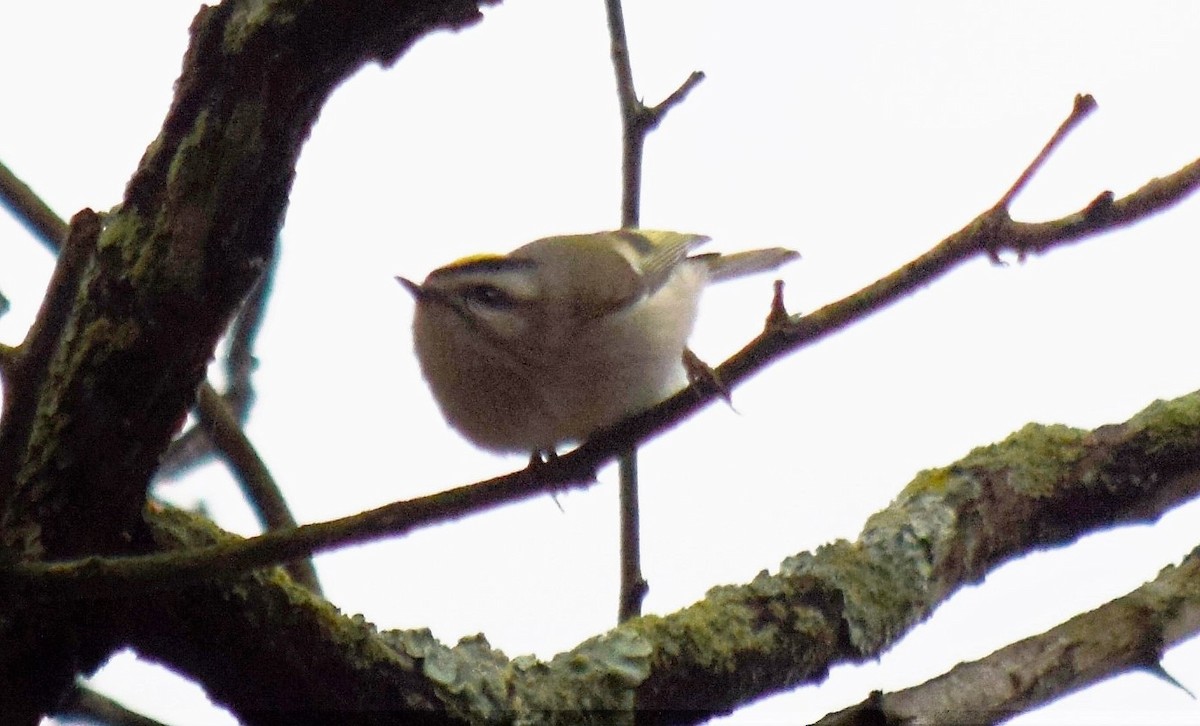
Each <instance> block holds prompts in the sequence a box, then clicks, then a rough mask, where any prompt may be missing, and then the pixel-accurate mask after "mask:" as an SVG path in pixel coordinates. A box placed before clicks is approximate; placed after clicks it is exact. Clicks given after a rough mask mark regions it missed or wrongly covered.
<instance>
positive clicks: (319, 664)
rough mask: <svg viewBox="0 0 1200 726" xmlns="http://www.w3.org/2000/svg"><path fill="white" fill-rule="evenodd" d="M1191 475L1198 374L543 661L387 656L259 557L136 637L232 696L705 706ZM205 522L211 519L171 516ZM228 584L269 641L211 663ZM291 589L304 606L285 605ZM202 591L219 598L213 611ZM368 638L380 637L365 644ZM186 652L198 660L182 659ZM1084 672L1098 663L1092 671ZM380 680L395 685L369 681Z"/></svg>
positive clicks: (681, 715)
mask: <svg viewBox="0 0 1200 726" xmlns="http://www.w3.org/2000/svg"><path fill="white" fill-rule="evenodd" d="M1198 492H1200V392H1197V393H1194V394H1190V395H1188V396H1184V397H1182V398H1180V399H1176V400H1174V401H1169V402H1159V403H1155V404H1153V405H1151V406H1150V407H1149V408H1147V409H1146V410H1145V411H1143V412H1142V413H1139V414H1138V415H1136V416H1134V417H1133V418H1132V419H1130V420H1129V421H1127V422H1125V423H1122V424H1116V425H1110V426H1103V427H1100V428H1098V429H1096V430H1094V431H1091V432H1088V431H1081V430H1077V429H1070V428H1067V427H1064V426H1038V425H1034V424H1030V425H1029V426H1027V427H1025V428H1024V429H1022V430H1021V431H1019V432H1017V433H1015V434H1013V435H1012V436H1010V437H1009V438H1008V439H1006V440H1005V441H1003V442H1001V443H999V444H995V445H992V446H987V447H981V448H979V449H977V450H975V451H973V452H972V453H971V454H970V455H968V456H967V457H966V458H964V459H962V460H960V461H958V462H955V463H954V464H951V465H949V466H947V467H944V468H940V469H933V470H929V471H925V472H922V473H921V474H919V475H918V476H917V478H916V479H914V480H913V481H912V482H911V483H910V484H909V485H908V486H907V487H906V488H905V489H904V491H903V492H902V493H901V494H900V496H898V497H897V499H896V501H895V502H893V503H892V504H891V506H889V507H888V508H887V509H885V510H883V511H881V512H879V513H877V514H875V515H874V516H872V517H871V518H870V519H869V520H868V522H867V524H866V526H865V527H864V529H863V531H862V534H861V535H860V536H859V538H858V540H857V541H856V542H845V541H839V542H834V543H832V544H830V545H826V546H824V547H821V548H819V549H818V550H816V551H815V552H812V553H808V552H804V553H800V554H797V555H795V556H793V557H790V558H788V559H787V560H785V561H784V562H783V564H782V567H781V568H780V571H779V572H778V573H776V574H771V575H768V574H766V573H763V574H762V575H760V576H759V577H757V578H756V579H755V580H754V581H753V582H751V583H748V584H746V585H741V586H727V587H719V588H715V589H713V590H712V591H710V593H709V594H708V596H707V597H706V598H705V599H704V600H703V601H701V602H698V603H696V604H694V605H692V606H690V607H688V608H685V609H684V610H681V611H679V612H677V613H673V614H670V615H665V616H646V617H642V618H634V619H632V620H630V621H628V622H627V623H625V624H623V625H622V626H620V627H618V628H617V629H615V630H613V631H611V632H609V633H607V634H605V635H602V636H598V637H596V638H593V639H590V640H588V641H586V642H584V643H581V644H580V645H579V646H578V647H577V648H575V649H574V650H572V651H570V652H567V653H563V654H560V655H559V656H556V657H555V658H553V659H551V660H550V661H548V662H545V663H541V662H538V661H536V660H534V659H532V658H528V657H523V658H520V659H515V660H509V659H508V658H507V657H505V656H504V655H503V654H502V653H498V652H496V651H493V650H491V649H490V648H489V647H487V644H486V641H484V640H482V638H481V637H477V638H472V639H468V640H467V641H464V642H463V643H460V644H459V645H458V646H455V647H452V648H451V647H447V646H444V645H442V644H440V643H438V642H437V641H436V640H434V639H433V638H432V637H431V636H430V635H429V634H428V633H427V632H420V631H411V632H405V633H390V634H383V636H382V637H383V643H384V644H386V645H388V646H389V647H391V648H395V649H397V650H398V651H399V652H400V655H399V656H395V655H393V656H388V655H387V651H386V649H379V644H378V643H374V644H372V642H371V641H372V636H371V634H370V630H369V629H363V628H362V624H361V622H358V621H354V620H350V621H347V620H344V619H342V618H336V617H331V616H330V615H329V613H328V612H327V611H326V610H325V609H324V608H327V607H328V606H326V605H323V604H318V603H319V601H317V600H314V599H311V598H307V597H306V596H305V597H301V591H299V590H298V589H296V588H295V587H294V586H293V585H291V584H290V583H289V582H288V581H287V580H285V579H283V578H278V577H275V576H273V575H271V574H270V573H269V572H267V573H264V572H261V571H260V573H259V574H256V575H253V576H252V577H253V578H254V580H253V581H254V585H253V586H250V585H249V584H245V585H241V584H237V585H233V584H225V585H222V584H220V583H221V582H222V581H223V582H226V583H229V582H230V580H229V577H230V576H229V575H225V576H223V577H221V579H220V580H213V581H210V582H208V583H206V584H203V585H198V586H194V587H190V588H186V589H184V590H180V591H178V592H177V593H163V594H161V595H159V596H156V597H154V598H149V601H150V602H154V603H159V604H161V607H163V608H165V609H166V610H167V612H168V613H170V612H173V611H174V609H175V607H177V606H176V605H170V604H169V603H174V602H175V601H176V598H178V599H180V600H182V601H184V602H187V603H189V608H194V609H191V610H187V611H186V612H185V613H184V615H183V617H185V618H186V619H187V621H188V622H189V623H191V625H190V626H189V627H190V628H191V629H192V631H191V632H196V629H200V630H201V631H202V632H204V633H205V635H204V636H203V637H197V638H178V637H176V633H177V631H176V628H177V627H178V626H177V624H176V623H173V622H170V621H169V620H168V619H167V618H166V616H163V617H158V616H155V617H148V618H145V617H144V618H141V619H140V622H139V626H140V631H139V632H140V633H141V634H140V635H137V636H135V638H136V639H135V645H136V646H137V647H138V648H139V650H141V651H143V652H145V653H146V654H147V655H150V656H151V657H154V658H157V659H161V660H164V661H166V662H170V663H173V664H176V666H177V667H183V668H184V669H185V670H187V671H188V672H189V673H192V674H193V675H195V676H197V677H201V678H202V680H203V681H204V682H205V683H206V684H209V685H210V687H212V688H214V690H215V691H216V692H218V693H222V694H226V695H223V697H222V698H223V700H224V701H225V702H226V703H227V704H231V705H232V704H236V703H244V702H245V701H240V700H238V699H240V698H242V697H243V696H238V697H237V698H235V697H234V696H233V695H231V694H232V692H234V691H239V690H240V691H245V690H246V689H248V688H254V689H258V688H260V687H261V688H263V689H265V690H264V692H266V693H270V694H271V695H270V696H269V697H268V696H264V695H262V694H260V693H258V691H257V690H256V691H255V693H256V697H258V698H269V699H270V703H272V704H276V703H282V704H286V703H287V702H288V699H292V698H294V699H298V700H297V701H296V703H298V704H301V706H303V705H304V704H309V703H312V702H320V699H331V700H329V701H328V703H331V704H338V705H339V706H340V705H343V704H344V705H346V707H347V708H350V707H355V708H358V707H363V708H365V707H366V706H365V704H364V703H363V702H361V701H359V702H357V706H355V703H356V702H355V701H353V700H347V699H354V698H367V697H368V696H363V695H362V694H370V695H369V698H372V699H381V700H379V701H377V702H373V703H374V706H375V707H378V708H389V707H396V704H397V703H402V702H404V701H403V699H404V698H406V696H405V695H404V693H403V689H415V694H416V695H413V696H412V697H413V698H414V699H415V700H413V701H412V702H413V703H423V704H426V705H429V704H432V705H429V707H431V708H434V709H435V710H436V711H437V712H438V713H441V711H440V709H442V708H446V709H448V710H449V713H460V714H464V715H470V716H471V717H473V718H476V719H478V718H482V717H484V716H485V715H487V714H492V715H493V716H494V715H495V714H498V713H503V714H506V715H507V717H511V718H513V719H518V720H519V719H521V718H528V719H530V721H531V722H533V721H542V722H554V721H555V719H558V720H559V721H561V722H569V721H571V720H572V719H578V718H580V711H578V710H573V709H586V710H588V711H592V712H599V713H601V714H603V713H608V714H609V715H611V711H612V710H621V711H627V710H629V709H630V708H631V707H632V704H633V703H635V702H636V704H637V706H638V708H639V709H641V710H639V712H638V714H637V718H638V720H639V721H643V722H656V721H658V720H663V721H668V720H671V721H677V722H700V721H702V720H704V719H705V718H707V717H710V716H711V715H712V714H714V713H720V712H725V711H728V710H731V709H733V708H735V707H737V706H738V705H740V704H743V703H745V702H747V701H750V700H753V699H757V698H760V697H762V696H765V695H768V694H770V693H774V692H778V691H781V690H785V689H788V688H793V687H795V686H797V685H801V684H804V683H812V682H816V681H819V680H820V679H822V678H823V677H824V675H825V673H826V672H827V670H828V669H829V668H830V667H832V666H833V665H836V664H839V663H847V662H861V661H865V660H869V659H871V658H875V657H877V656H878V655H879V654H880V653H882V652H883V651H884V650H885V649H886V648H887V647H888V646H889V645H890V644H892V643H894V642H895V641H897V640H898V639H899V638H901V637H902V636H903V635H904V633H905V632H907V630H908V629H909V628H911V627H912V626H913V625H915V624H916V623H918V622H920V621H921V620H923V619H924V618H925V617H927V616H928V615H929V614H930V613H931V612H932V611H933V609H934V608H935V607H936V606H937V605H938V604H939V603H940V602H942V601H944V600H945V599H946V598H948V597H949V596H950V595H951V594H952V593H953V592H954V591H955V590H956V589H958V588H960V587H962V586H964V585H969V584H973V583H976V582H978V581H979V580H980V579H981V578H983V577H984V575H985V574H986V573H987V572H989V571H990V570H992V569H994V568H995V567H997V566H999V565H1000V564H1002V563H1004V562H1006V561H1009V560H1012V559H1014V558H1016V557H1020V556H1022V555H1023V554H1026V553H1028V552H1030V551H1032V550H1035V549H1040V548H1044V547H1047V546H1056V545H1064V544H1067V543H1070V542H1072V541H1074V540H1075V539H1077V538H1078V537H1080V536H1082V535H1084V534H1086V533H1089V532H1093V531H1096V530H1098V529H1102V528H1105V527H1109V526H1112V524H1113V523H1134V522H1147V521H1153V520H1154V519H1157V518H1158V517H1159V516H1161V515H1162V514H1163V513H1164V512H1165V511H1167V510H1168V509H1170V508H1172V507H1174V506H1176V505H1178V504H1180V503H1182V502H1184V501H1186V500H1188V499H1189V498H1192V497H1194V496H1195V495H1196V494H1197V493H1198ZM151 517H152V521H153V522H154V527H155V530H156V531H157V532H159V533H160V534H159V535H157V537H158V538H159V541H160V542H164V540H163V538H164V537H175V538H177V539H178V541H177V542H175V543H174V544H172V545H171V546H176V547H196V546H197V545H201V544H203V543H204V542H205V541H212V540H213V539H214V538H216V537H219V536H220V535H217V534H203V532H213V531H215V530H212V529H211V525H209V524H206V523H204V522H203V520H201V519H199V518H190V519H189V517H188V515H185V514H182V513H177V512H170V511H168V512H160V513H152V514H151ZM197 528H200V529H201V530H202V534H203V536H202V537H199V538H197V536H196V535H194V534H186V535H185V534H180V533H181V532H187V531H192V532H194V531H195V530H196V529H197ZM205 528H208V529H205ZM302 529H303V528H302ZM164 533H165V534H164ZM222 539H225V538H224V537H222ZM222 546H223V545H217V546H216V548H219V547H222ZM216 548H214V547H212V546H208V547H204V548H203V549H201V550H200V551H204V552H210V551H213V550H214V549H216ZM185 551H186V550H185ZM1190 566H1192V565H1189V567H1190ZM78 574H80V575H81V576H86V573H78ZM1192 579H1194V578H1192ZM230 592H236V593H237V597H236V602H237V603H239V604H238V605H237V607H236V608H234V610H235V611H236V612H240V611H241V610H242V609H245V610H246V612H247V613H248V614H247V615H245V617H246V618H247V622H248V624H247V626H246V627H251V625H250V623H252V624H253V627H254V628H255V629H256V632H257V633H259V636H258V637H259V641H260V642H262V643H263V644H264V647H263V648H259V649H253V650H255V652H254V653H243V654H239V658H241V659H244V660H245V662H244V663H239V664H238V665H239V669H236V670H231V669H220V670H222V672H212V671H214V670H218V669H216V668H215V667H214V666H213V665H212V664H211V660H210V659H208V658H206V657H205V653H207V651H208V650H209V648H210V647H211V642H212V640H211V639H212V638H213V637H216V636H215V634H213V635H209V634H207V633H208V631H209V630H210V629H220V628H222V627H223V626H222V625H221V624H220V623H221V622H222V621H223V619H224V618H234V620H235V621H237V622H240V620H239V618H240V617H242V616H239V615H237V614H236V612H226V609H227V608H230V605H229V603H230ZM287 593H291V594H287ZM281 599H284V600H291V601H293V604H294V605H299V606H300V607H299V609H297V608H295V607H281V606H279V605H278V603H279V602H280V600H281ZM138 602H145V600H142V601H138ZM156 607H157V606H156ZM209 607H213V608H217V610H218V611H219V612H220V613H221V616H220V617H211V616H206V615H202V614H201V613H205V612H207V608H209ZM314 608H315V609H314ZM1198 629H1200V622H1196V619H1195V618H1178V619H1175V620H1173V621H1171V625H1170V628H1169V635H1167V636H1166V640H1165V641H1164V642H1174V641H1177V640H1180V639H1182V638H1184V637H1187V635H1188V634H1190V633H1194V632H1196V631H1197V630H1198ZM292 632H298V633H305V635H304V637H305V638H308V639H315V641H316V642H318V643H321V644H322V645H321V647H320V648H317V649H316V654H315V655H314V653H312V652H309V651H308V650H304V651H302V652H300V651H296V650H295V649H294V648H292V647H291V646H290V645H288V644H290V643H294V642H296V641H295V640H294V639H293V636H292V635H289V633H292ZM339 633H340V634H339ZM267 634H270V635H267ZM343 641H344V642H343ZM271 644H278V645H277V646H276V645H271ZM339 651H342V652H339ZM1154 652H1155V653H1157V651H1154ZM363 653H373V655H370V658H369V660H368V661H363V660H362V659H361V658H362V657H363V656H362V654H363ZM326 658H328V659H330V662H329V664H328V666H327V665H325V664H324V659H326ZM397 658H398V659H397ZM314 659H315V660H314ZM348 660H349V661H354V662H358V663H360V665H361V666H362V667H361V668H360V670H358V671H356V672H354V673H350V674H346V675H345V676H344V677H345V678H348V679H350V680H341V678H343V676H339V680H338V681H337V682H336V684H334V683H331V684H327V685H324V686H322V685H319V684H314V683H309V682H304V681H302V680H301V681H300V682H297V683H295V684H292V685H289V683H288V680H289V678H291V679H293V680H294V676H292V677H284V678H281V679H280V681H279V682H276V681H274V680H271V681H269V682H268V683H261V684H254V685H253V686H251V685H248V684H245V683H242V681H244V680H245V679H244V678H241V677H240V676H239V675H238V674H239V673H241V672H254V673H274V672H280V673H283V674H291V673H293V669H301V668H312V669H313V672H322V670H323V669H324V668H326V667H329V668H333V669H337V670H338V672H339V673H343V672H344V671H343V670H342V669H344V665H339V664H344V663H345V662H347V661H348ZM1127 662H1128V661H1127V660H1125V661H1120V663H1127ZM1148 662H1153V660H1152V659H1151V660H1149V661H1148ZM189 663H195V664H196V665H194V666H189V665H184V664H189ZM242 667H245V668H247V669H249V670H246V671H242V670H241V668H242ZM192 668H203V669H204V670H203V672H195V671H193V670H192ZM226 671H227V672H226ZM1087 672H1088V673H1090V674H1091V676H1092V677H1099V676H1098V675H1096V674H1097V673H1099V671H1096V670H1090V671H1087ZM424 679H428V680H424ZM381 681H385V682H389V683H391V684H392V685H393V686H395V687H396V688H399V689H401V692H399V693H397V692H392V691H384V690H381V689H380V688H379V687H378V685H372V684H378V683H379V682H381ZM699 683H703V684H704V687H703V689H698V688H697V684H699ZM226 689H230V690H229V693H227V692H226ZM339 689H346V690H344V691H342V690H339ZM353 694H359V695H357V696H356V695H353ZM310 699H311V700H310ZM388 704H391V705H390V706H389V705H388ZM420 707H421V708H424V707H425V706H420ZM235 710H237V709H236V708H235ZM239 713H240V712H239Z"/></svg>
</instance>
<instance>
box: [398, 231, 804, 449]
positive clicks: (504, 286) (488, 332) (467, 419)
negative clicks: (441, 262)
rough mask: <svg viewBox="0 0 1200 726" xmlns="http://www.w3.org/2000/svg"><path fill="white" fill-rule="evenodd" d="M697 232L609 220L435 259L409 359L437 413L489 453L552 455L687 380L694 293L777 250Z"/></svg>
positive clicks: (781, 254)
mask: <svg viewBox="0 0 1200 726" xmlns="http://www.w3.org/2000/svg"><path fill="white" fill-rule="evenodd" d="M707 241H708V238H707V237H703V236H701V235H697V234H680V233H678V232H653V231H649V230H619V231H616V232H598V233H595V234H581V235H571V236H565V237H547V238H545V239H540V240H537V241H536V242H530V243H529V244H527V245H525V246H523V247H519V248H517V249H516V250H513V251H512V252H511V253H509V254H507V255H503V256H501V255H479V256H474V257H468V258H466V259H463V260H459V261H458V262H454V263H452V264H450V265H447V266H445V267H442V268H440V269H437V270H434V271H433V272H431V273H430V274H429V277H427V278H425V282H423V283H421V284H420V285H418V284H416V283H414V282H412V281H410V280H407V279H405V278H402V277H398V278H396V279H397V280H398V281H399V282H400V283H401V284H403V285H404V287H406V288H408V290H409V292H411V293H412V294H413V297H414V298H416V313H415V315H414V317H413V341H414V345H415V348H416V353H417V358H418V360H419V361H420V364H421V371H422V372H423V373H424V375H425V379H426V380H427V381H428V382H429V387H430V388H431V389H432V390H433V395H434V398H436V399H437V402H438V405H439V406H440V407H441V409H442V413H443V414H444V415H445V417H446V420H447V421H449V422H450V425H451V426H453V427H454V428H456V429H458V430H459V431H460V432H461V433H462V434H463V435H464V436H466V437H467V438H468V439H470V440H471V441H472V442H474V443H475V444H477V445H479V446H481V447H483V448H485V449H491V450H494V451H527V452H528V451H532V452H534V453H537V452H548V453H553V452H554V447H555V446H556V445H558V444H561V443H564V442H568V441H581V440H583V439H584V438H585V437H586V436H587V435H588V434H590V433H591V432H593V431H595V430H596V429H598V428H601V427H604V426H608V425H609V424H613V423H616V422H617V421H619V420H620V419H622V418H624V417H625V416H628V415H630V414H632V413H635V412H637V411H640V410H642V409H644V408H648V407H649V406H651V405H653V404H655V403H658V402H659V401H661V400H663V399H664V398H666V397H667V396H669V395H670V394H672V393H674V392H675V391H677V390H679V389H680V388H682V387H683V385H684V384H685V383H686V375H685V370H684V366H683V362H682V356H683V351H684V347H685V346H686V345H687V339H688V335H690V334H691V332H692V324H693V322H694V321H695V318H696V308H697V305H698V303H699V300H700V291H701V290H702V289H703V288H704V286H705V285H706V284H708V283H710V282H716V281H719V280H725V279H729V278H732V277H738V276H741V275H747V274H752V273H755V272H765V271H767V270H772V269H774V268H776V267H778V266H779V265H781V264H783V263H784V262H787V261H788V260H791V259H793V258H795V257H797V256H798V255H797V254H796V253H795V252H793V251H792V250H786V249H782V248H773V249H760V250H752V251H749V252H741V253H738V254H733V255H719V254H702V255H695V256H691V257H689V256H688V251H689V250H690V249H692V248H693V247H696V246H697V245H700V244H703V243H704V242H707Z"/></svg>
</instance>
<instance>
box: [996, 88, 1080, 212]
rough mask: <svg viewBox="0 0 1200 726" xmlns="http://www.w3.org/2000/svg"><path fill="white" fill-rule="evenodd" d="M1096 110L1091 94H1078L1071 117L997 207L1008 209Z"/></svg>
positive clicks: (1059, 128) (1055, 133) (1065, 120)
mask: <svg viewBox="0 0 1200 726" xmlns="http://www.w3.org/2000/svg"><path fill="white" fill-rule="evenodd" d="M1094 110H1096V99H1094V98H1092V95H1091V94H1090V93H1080V94H1077V95H1076V96H1075V105H1074V106H1072V108H1071V115H1069V116H1067V118H1066V119H1064V120H1063V122H1062V124H1061V125H1060V126H1059V127H1058V130H1057V131H1055V132H1054V135H1053V136H1051V137H1050V140H1049V141H1047V142H1046V145H1045V146H1043V147H1042V150H1041V151H1040V152H1039V153H1038V155H1037V157H1035V158H1034V160H1033V161H1032V162H1030V164H1029V166H1028V167H1026V168H1025V171H1024V172H1022V174H1021V176H1020V177H1018V178H1017V180H1016V181H1015V182H1013V185H1012V186H1011V187H1009V189H1008V191H1007V192H1005V193H1004V196H1003V197H1000V201H999V202H996V206H997V207H1004V208H1006V209H1007V208H1008V206H1009V205H1010V204H1011V203H1012V200H1013V199H1014V198H1016V196H1017V195H1018V194H1020V193H1021V190H1023V189H1024V188H1025V185H1027V184H1028V183H1029V180H1030V179H1032V178H1033V175H1034V174H1036V173H1037V172H1038V169H1041V168H1042V164H1044V163H1045V162H1046V159H1048V158H1050V154H1052V153H1054V150H1055V149H1056V148H1058V145H1059V144H1060V143H1062V141H1063V139H1065V138H1067V134H1069V133H1071V131H1073V130H1074V129H1075V127H1076V126H1078V125H1079V124H1080V123H1081V122H1082V121H1083V120H1084V119H1085V118H1087V116H1088V114H1090V113H1091V112H1092V111H1094Z"/></svg>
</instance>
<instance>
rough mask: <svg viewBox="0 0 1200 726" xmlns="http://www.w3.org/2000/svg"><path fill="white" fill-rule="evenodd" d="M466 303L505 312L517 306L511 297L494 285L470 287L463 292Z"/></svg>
mask: <svg viewBox="0 0 1200 726" xmlns="http://www.w3.org/2000/svg"><path fill="white" fill-rule="evenodd" d="M463 298H464V299H465V300H466V301H467V302H468V303H475V304H477V305H483V306H484V307H489V308H492V309H494V310H507V309H509V308H511V307H513V306H514V305H516V304H517V301H516V300H515V299H514V298H513V296H512V295H509V294H508V293H507V292H505V291H504V290H501V289H500V288H498V287H496V286H495V285H472V286H471V287H468V288H467V289H466V290H464V291H463Z"/></svg>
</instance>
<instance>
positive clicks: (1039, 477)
mask: <svg viewBox="0 0 1200 726" xmlns="http://www.w3.org/2000/svg"><path fill="white" fill-rule="evenodd" d="M1086 436H1087V431H1084V430H1083V429H1077V428H1072V427H1070V426H1063V425H1060V424H1055V425H1050V426H1047V425H1043V424H1035V423H1031V424H1026V425H1025V426H1023V427H1022V428H1021V430H1019V431H1017V432H1015V433H1013V434H1011V435H1010V436H1009V437H1008V438H1006V439H1005V440H1004V441H1001V442H1000V443H998V444H992V445H990V446H981V447H979V448H977V449H975V450H973V451H972V452H971V453H969V454H967V456H966V457H965V458H963V459H962V461H960V462H958V463H957V464H956V465H955V466H956V467H957V468H960V469H980V470H984V471H988V472H1003V473H1004V474H1005V481H1006V482H1007V483H1008V485H1009V486H1011V487H1012V488H1013V489H1015V490H1017V491H1019V492H1021V493H1023V494H1026V495H1028V496H1033V497H1038V496H1047V495H1049V494H1051V493H1052V492H1053V491H1054V489H1055V486H1056V485H1057V484H1058V483H1059V482H1060V481H1062V479H1063V477H1065V476H1066V475H1067V474H1068V473H1069V471H1070V470H1071V468H1072V467H1073V466H1075V464H1077V463H1078V462H1079V459H1080V458H1081V457H1082V456H1083V454H1084V452H1085V444H1086Z"/></svg>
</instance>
